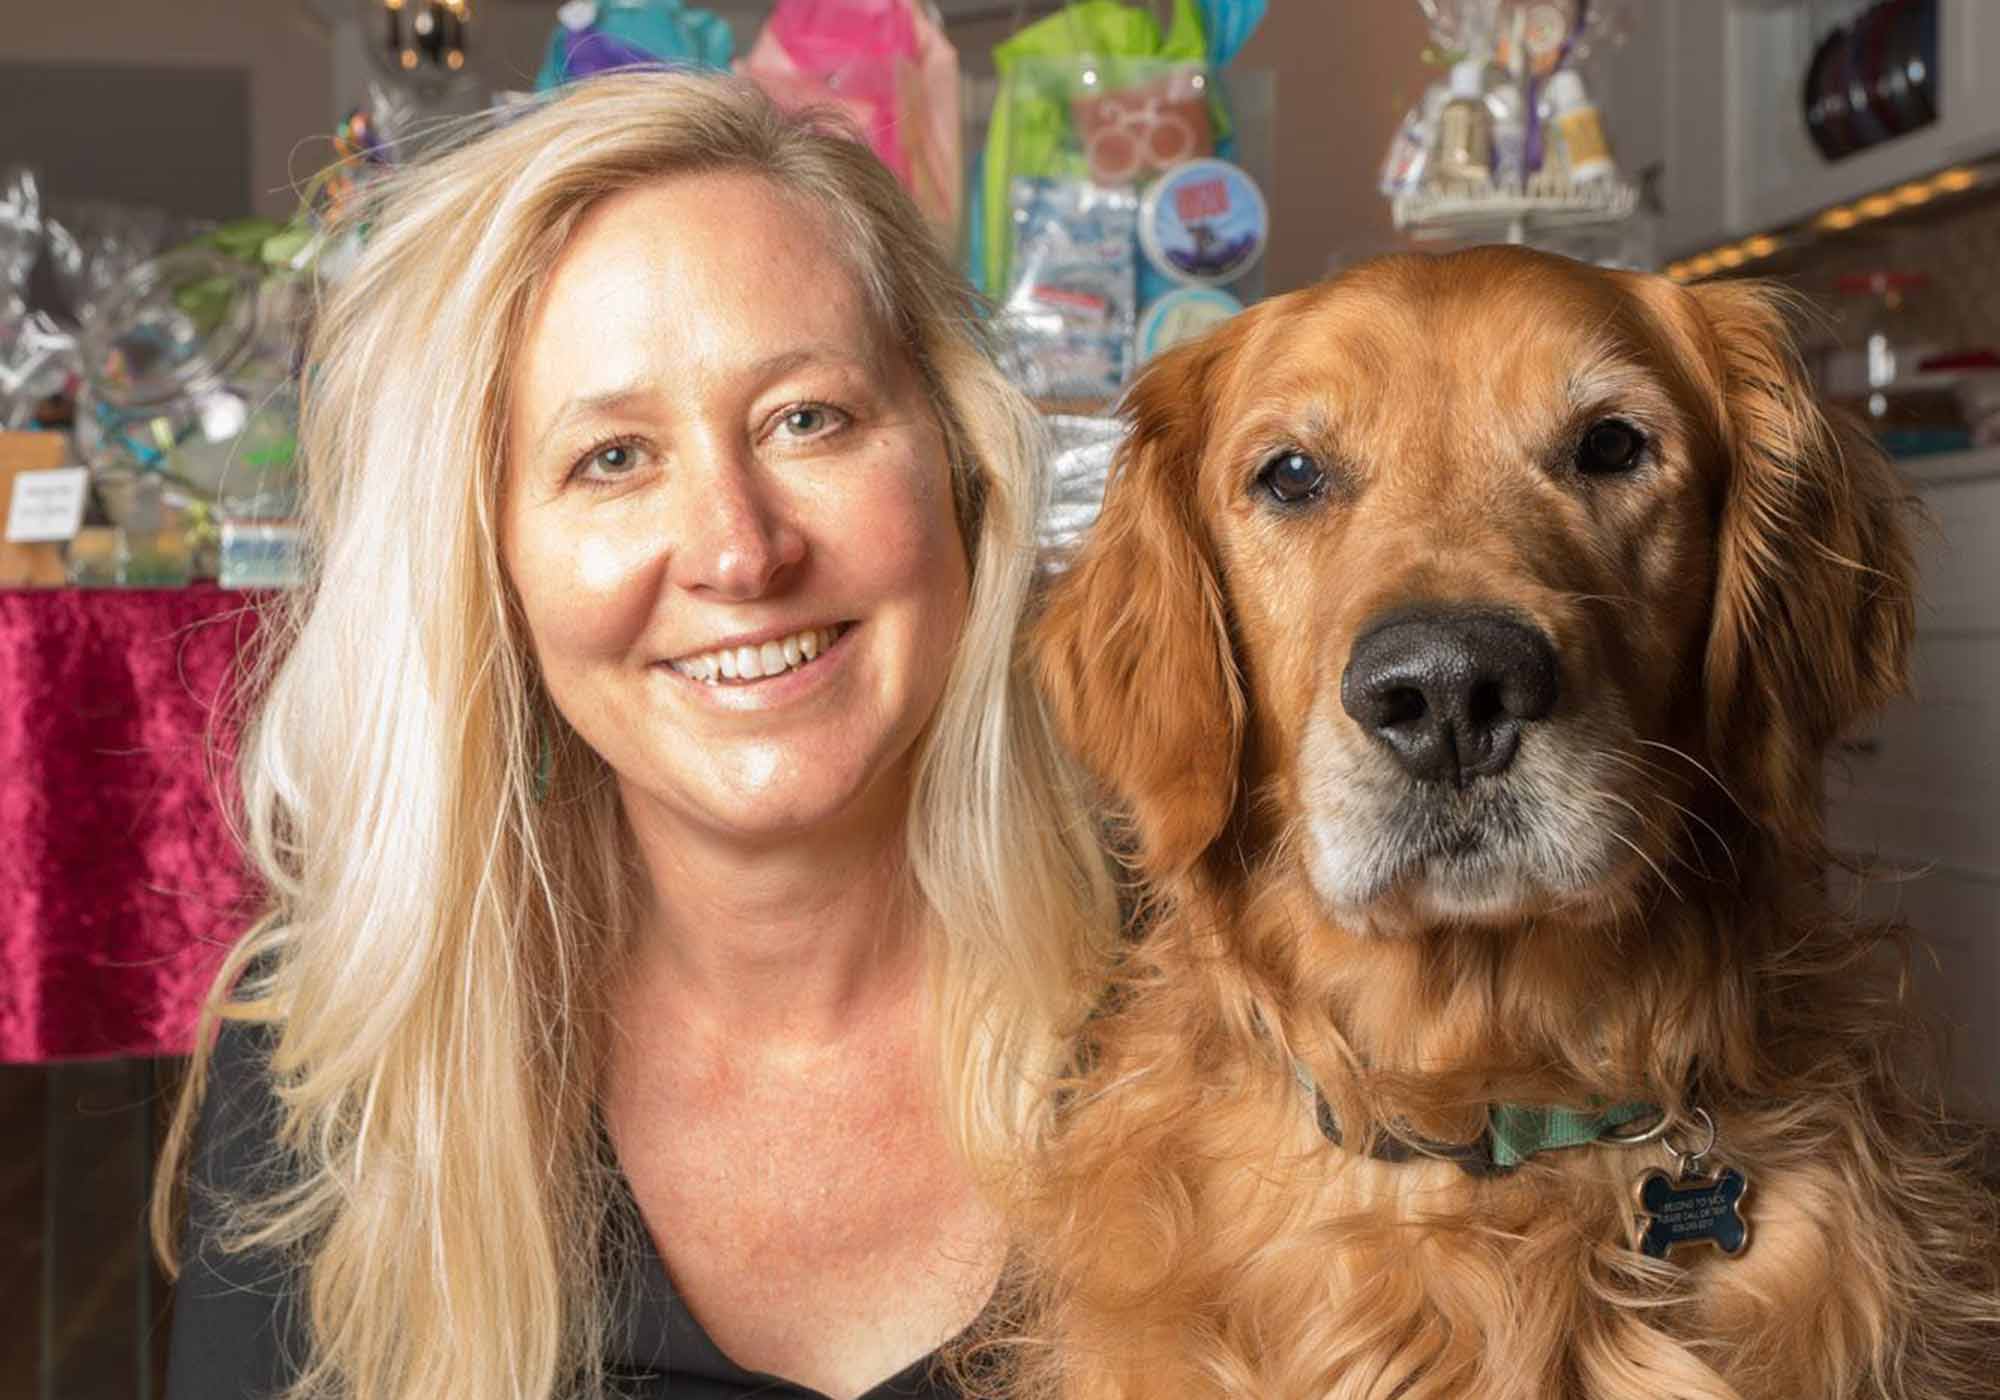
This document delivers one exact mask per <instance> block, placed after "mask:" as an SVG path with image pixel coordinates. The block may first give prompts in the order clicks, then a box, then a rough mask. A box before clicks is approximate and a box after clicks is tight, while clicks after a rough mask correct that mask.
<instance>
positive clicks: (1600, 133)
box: [1549, 68, 1618, 184]
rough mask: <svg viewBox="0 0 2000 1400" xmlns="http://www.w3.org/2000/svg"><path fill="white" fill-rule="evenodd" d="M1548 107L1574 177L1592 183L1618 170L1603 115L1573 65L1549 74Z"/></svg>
mask: <svg viewBox="0 0 2000 1400" xmlns="http://www.w3.org/2000/svg"><path fill="white" fill-rule="evenodd" d="M1549 110H1550V112H1551V114H1552V125H1553V126H1554V127H1555V131H1556V136H1557V138H1558V139H1559V141H1560V142H1561V146H1562V155H1563V163H1564V168H1565V171H1566V173H1567V174H1568V175H1569V178H1570V179H1571V181H1573V182H1574V183H1576V184H1589V183H1591V182H1593V181H1597V180H1609V179H1611V178H1612V177H1613V176H1614V175H1616V174H1617V173H1618V167H1617V166H1616V165H1615V164H1614V163H1613V162H1612V159H1611V144H1610V142H1608V141H1606V140H1605V139H1604V119H1603V118H1602V117H1601V116H1599V115H1598V111H1597V108H1596V107H1595V106H1593V105H1592V103H1591V100H1590V94H1589V93H1587V92H1585V91H1584V90H1583V79H1582V78H1580V77H1578V76H1577V74H1576V71H1575V70H1574V69H1571V68H1559V69H1557V70H1556V71H1555V73H1553V74H1552V75H1551V76H1550V78H1549Z"/></svg>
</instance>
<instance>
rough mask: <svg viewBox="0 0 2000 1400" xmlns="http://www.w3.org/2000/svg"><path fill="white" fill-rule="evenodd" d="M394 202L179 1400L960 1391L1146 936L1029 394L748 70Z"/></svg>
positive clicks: (956, 289)
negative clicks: (1013, 1194)
mask: <svg viewBox="0 0 2000 1400" xmlns="http://www.w3.org/2000/svg"><path fill="white" fill-rule="evenodd" d="M365 217H367V218H368V219H369V221H370V233H369V242H368V248H367V252H366V254H365V257H364V260H363V262H362V263H361V264H360V266H359V267H358V269H357V270H356V271H355V273H354V274H353V275H352V276H351V277H350V278H349V280H348V281H347V282H345V283H344V284H343V285H342V287H341V288H340V289H339V291H338V292H337V294H335V295H334V296H333V298H332V299H331V301H330V303H329V304H328V305H327V306H326V307H325V308H324V310H323V313H322V315H321V316H320V318H319V321H318V324H317V326H316V329H315V333H314V338H313V343H312V346H311V347H310V353H309V355H308V371H307V377H306V384H307V394H306V397H305V404H304V416H303V422H302V425H301V441H302V444H303V447H304V450H305V452H306V456H307V461H308V464H309V471H310V480H311V488H310V489H311V493H312V495H311V500H310V502H309V508H308V518H309V526H308V528H309V532H310V540H311V549H312V558H313V560H314V568H313V582H312V584H311V585H310V586H309V587H308V588H307V589H305V590H303V591H302V592H300V593H299V594H298V595H297V597H296V598H295V599H293V600H292V603H291V627H290V629H289V631H288V632H287V634H286V635H285V638H284V643H285V644H284V645H283V646H281V647H280V649H279V650H280V652H281V653H282V660H281V662H280V663H279V665H278V666H277V669H276V671H275V674H274V676H273V677H272V679H271V680H270V683H269V685H268V687H267V688H266V690H265V692H264V696H263V699H262V702H261V707H260V709H259V711H258V714H257V717H256V720H255V723H254V726H253V728H252V729H251V731H250V733H249V736H248V738H247V740H246V744H245V749H244V754H243V766H244V771H245V780H244V781H245V794H246V799H247V829H248V834H249V844H250V847H251V850H252V851H253V853H254V855H255V857H256V860H257V862H258V864H259V865H260V867H261V868H262V869H263V872H264V874H265V876H266V877H267V879H268V880H269V881H270V883H271V887H272V889H273V890H274V891H275V893H276V906H277V907H276V910H275V912H274V914H273V916H272V918H270V919H269V920H267V921H266V922H265V923H264V924H262V925H261V926H260V927H259V928H258V929H257V930H255V931H254V932H253V933H252V934H251V935H250V936H249V937H248V938H246V940H245V941H244V942H243V943H242V944H241V945H240V946H239V947H238V948H236V949H235V950H234V951H233V952H232V954H231V957H230V958H229V961H228V964H227V966H226V967H225V968H224V969H223V972H222V975H221V978H220V979H219V981H218V984H217V993H216V997H215V999H214V1003H215V1004H214V1006H213V1008H212V1010H211V1013H210V1016H209V1018H208V1019H207V1021H206V1022H205V1025H204V1035H203V1037H202V1040H203V1043H206V1042H207V1039H208V1036H207V1033H206V1032H207V1029H208V1027H209V1026H210V1025H212V1023H213V1021H214V1020H215V1019H217V1018H218V1017H219V1018H220V1019H221V1020H222V1021H223V1022H224V1023H225V1024H224V1026H223V1029H222V1032H221V1035H220V1039H219V1042H218V1045H217V1048H216V1050H215V1051H214V1054H213V1058H212V1061H211V1062H209V1063H206V1064H204V1061H203V1059H202V1057H201V1056H199V1055H198V1056H197V1059H196V1064H195V1069H194V1072H193V1073H192V1075H191V1077H190V1080H189V1085H188V1090H187V1092H186V1094H185V1096H184V1097H183V1100H182V1102H181V1105H180V1110H179V1113H178V1115H177V1118H176V1122H175V1127H174V1133H173V1136H172V1139H171V1140H170V1144H169V1150H168V1154H167V1163H166V1170H164V1171H163V1173H162V1179H161V1186H160V1189H159V1190H158V1192H157V1193H156V1197H155V1209H154V1228H155V1236H156V1239H157V1240H158V1241H159V1242H160V1244H161V1249H162V1253H163V1254H166V1255H169V1256H171V1252H172V1251H171V1249H170V1248H169V1244H170V1242H171V1241H172V1239H173V1238H174V1235H175V1232H176V1231H177V1230H179V1229H180V1228H182V1227H181V1226H180V1225H179V1224H178V1221H179V1219H180V1210H179V1203H178V1201H177V1199H176V1192H175V1183H176V1181H177V1180H178V1179H179V1178H180V1177H181V1175H182V1171H183V1169H185V1170H186V1171H187V1173H188V1174H189V1176H190V1177H191V1181H192V1190H191V1192H190V1193H189V1194H188V1198H187V1205H186V1209H187V1217H186V1226H185V1229H186V1238H187V1249H186V1253H187V1256H188V1257H187V1260H186V1271H185V1273H184V1275H183V1276H182V1279H181V1282H180V1287H179V1289H178V1292H177V1303H176V1320H175V1335H174V1344H173V1359H172V1368H171V1369H172V1374H171V1377H170V1381H169V1393H170V1395H171V1396H173V1397H174V1400H183V1397H188V1398H190V1400H191V1397H195V1396H201V1397H204V1400H206V1398H207V1397H220V1396H234V1395H238V1394H245V1393H253V1392H255V1393H263V1392H264V1391H266V1390H269V1389H273V1388H276V1387H279V1386H285V1385H289V1386H291V1387H292V1389H291V1390H290V1391H288V1392H287V1393H288V1394H292V1395H298V1396H305V1395H336V1394H338V1395H352V1396H359V1397H368V1398H369V1400H376V1397H408V1398H409V1400H416V1397H423V1400H436V1398H437V1397H449V1396H464V1397H478V1400H494V1398H495V1397H523V1398H524V1400H525V1397H538V1398H539V1397H547V1396H569V1395H578V1396H593V1395H597V1394H608V1393H637V1394H643V1395H669V1394H670V1395H672V1396H674V1397H676V1398H677V1400H678V1397H684V1396H685V1397H708V1396H717V1397H719V1396H729V1395H739V1394H748V1393H752V1392H754V1393H756V1394H758V1395H773V1396H784V1395H793V1396H801V1395H803V1396H812V1395H827V1396H839V1397H844V1396H854V1395H860V1394H863V1393H866V1394H870V1395H877V1394H879V1395H885V1396H886V1395H890V1394H896V1395H912V1394H925V1395H928V1394H943V1393H945V1392H944V1391H943V1390H942V1389H941V1388H940V1387H941V1384H942V1383H941V1382H938V1381H936V1380H935V1379H934V1378H932V1377H931V1376H930V1372H929V1366H928V1364H927V1362H926V1359H925V1358H926V1356H927V1354H928V1353H930V1352H931V1351H932V1350H933V1349H934V1348H936V1347H937V1346H938V1345H939V1344H940V1343H942V1342H944V1341H946V1340H947V1339H949V1338H951V1337H952V1336H954V1335H957V1334H958V1333H960V1332H961V1331H962V1330H963V1329H964V1328H965V1327H966V1326H967V1324H969V1323H970V1322H971V1321H972V1320H973V1319H974V1317H975V1316H977V1315H978V1314H979V1313H980V1311H981V1309H982V1305H984V1304H985V1303H986V1302H987V1300H988V1299H989V1297H991V1296H992V1294H993V1292H994V1289H995V1286H996V1281H997V1280H998V1278H999V1276H1000V1273H1001V1268H1002V1261H1003V1257H1004V1255H1005V1252H1006V1247H1005V1246H1006V1242H1005V1240H1004V1239H1003V1238H1002V1232H1001V1229H1000V1227H999V1225H998V1215H997V1212H996V1210H995V1207H994V1205H993V1204H992V1200H991V1196H992V1192H991V1190H990V1188H991V1187H993V1186H994V1184H995V1183H996V1182H997V1181H998V1180H999V1174H1000V1173H1002V1172H1004V1171H1005V1170H1006V1168H1007V1166H1008V1163H1009V1161H1010V1160H1011V1158H1012V1156H1013V1151H1014V1149H1015V1148H1016V1147H1017V1146H1019V1145H1020V1144H1022V1143H1024V1142H1025V1141H1027V1140H1028V1138H1029V1137H1030V1135H1032V1134H1033V1133H1034V1132H1035V1131H1036V1126H1037V1120H1036V1110H1035V1103H1036V1085H1037V1082H1038V1080H1039V1079H1040V1078H1041V1076H1042V1075H1043V1074H1044V1073H1045V1072H1046V1071H1047V1070H1048V1069H1050V1068H1051V1067H1053V1066H1054V1064H1055V1063H1056V1060H1057V1058H1058V1057H1059V1055H1060V1053H1061V1050H1060V1047H1061V1044H1062V1040H1063V1037H1064V1034H1065V1032H1066V1030H1067V1029H1068V1028H1070V1027H1071V1026H1073V1024H1074V1022H1075V1020H1076V1018H1077V1017H1078V1016H1079V1015H1080V1014H1081V1012H1082V1010H1083V1009H1084V1004H1085V1001H1086V1000H1087V997H1088V994H1089V988H1090V985H1091V981H1092V977H1093V975H1094V970H1095V967H1096V965H1097V959H1098V958H1099V957H1100V955H1101V954H1102V953H1103V951H1104V949H1105V948H1106V947H1107V946H1108V944H1109V942H1110V938H1111V930H1112V928H1113V925H1114V921H1115V908H1114V899H1113V893H1112V888H1111V884H1110V881H1109V880H1108V878H1107V875H1106V872H1105V870H1104V868H1103V866H1102V863H1101V860H1100V857H1099V855H1098V853H1097V850H1096V847H1095V844H1094V840H1093V835H1092V829H1091V827H1090V824H1089V822H1088V821H1087V819H1086V818H1085V817H1084V816H1083V815H1082V808H1081V806H1080V802H1079V798H1078V797H1077V795H1076V794H1075V792H1074V791H1073V789H1072V787H1071V780H1070V776H1069V774H1068V771H1067V770H1066V769H1065V767H1064V766H1063V764H1062V762H1061V760H1060V759H1059V758H1058V757H1057V754H1056V751H1055V749H1054V747H1053V744H1052V742H1051V740H1050V738H1049V736H1048V733H1047V731H1046V729H1045V727H1044V721H1043V718H1042V716H1041V713H1040V711H1039V709H1038V707H1037V705H1036V703H1035V701H1034V699H1033V697H1032V694H1031V692H1030V691H1029V690H1028V689H1027V688H1026V685H1025V682H1024V680H1023V677H1022V675H1021V673H1020V672H1019V671H1018V670H1017V668H1016V666H1015V658H1014V645H1013V637H1014V628H1015V623H1016V619H1017V617H1018V615H1019V613H1020V611H1021V608H1022V605H1023V601H1024V596H1025V592H1026V589H1027V585H1028V580H1029V577H1030V573H1031V570H1032V567H1033V549H1032V526H1033V521H1034V516H1035V512H1036V508H1037V503H1038V498H1039V493H1040V485H1041V483H1040V481H1039V479H1038V476H1037V469H1036V466H1035V459H1034V456H1033V452H1032V444H1033V442H1034V432H1033V428H1032V421H1031V418H1030V415H1029V411H1028V410H1027V408H1026V407H1025V405H1024V403H1023V401H1022V399H1021V398H1020V397H1019V395H1018V394H1016V393H1015V392H1014V391H1013V390H1012V389H1010V388H1009V387H1008V385H1007V384H1006V383H1005V382H1004V381H1003V380H1002V379H1001V378H1000V377H999V376H998V375H997V373H996V371H995V370H994V368H993V366H992V364H991V362H990V361H989V360H988V359H987V358H986V356H985V355H984V354H983V353H982V352H981V348H980V346H979V344H978V343H977V340H976V336H975V330H976V322H975V320H974V308H973V306H972V304H971V302H970V299H969V296H968V294H967V292H966V291H965V289H964V287H963V285H962V283H961V282H960V280H959V279H958V278H957V276H956V275H955V274H954V273H953V272H952V270H951V269H950V267H949V264H948V263H947V262H946V260H945V258H944V256H943V254H942V253H941V252H940V250H939V249H938V248H937V247H935V246H934V244H933V243H932V241H931V238H930V235H929V234H928V233H927V231H926V230H925V228H924V225H923V223H922V221H921V218H920V216H919V215H918V214H917V212H916V210H915V208H914V207H913V206H912V205H911V204H910V203H909V201H908V200H907V199H906V198H905V197H904V196H903V194H902V192H901V191H900V190H899V189H898V188H897V187H896V185H895V183H894V181H893V179H892V178H891V177H890V176H889V175H888V173H887V172H886V171H884V170H883V169H882V167H881V166H879V165H878V164H877V163H876V162H875V161H874V160H873V158H872V157H870V156H869V155H868V154H867V153H866V151H865V150H864V149H862V148H861V147H860V146H858V145H855V144H853V143H851V142H850V141H848V140H846V139H844V138H842V137H840V136H837V135H832V134H827V133H823V132H820V131H817V130H814V129H812V128H811V127H810V126H807V125H802V124H799V123H796V122H793V121H790V120H788V119H785V118H782V117H780V116H778V115H777V114H776V113H775V111H774V110H773V109H772V108H771V107H770V106H768V104H766V103H765V102H764V101H763V100H762V99H761V98H759V97H758V96H757V95H756V94H755V93H754V92H753V91H751V90H749V89H747V88H743V87H739V86H736V85H734V84H732V83H729V82H726V81H723V80H717V79H710V78H697V77H691V76H669V75H663V74H657V73H646V74H627V75H621V76H616V77H610V78H604V79H600V80H597V81H594V82H592V83H589V84H586V85H584V86H582V87H580V88H578V89H576V90H574V91H572V92H571V93H569V94H568V95H565V96H563V97H561V98H560V99H558V100H555V101H553V102H551V103H549V104H547V105H546V106H543V107H541V108H539V109H537V110H535V111H533V112H531V113H530V114H528V115H526V116H523V117H520V118H519V119H517V120H515V121H513V122H511V123H510V124H508V125H506V126H504V127H502V128H500V129H498V130H495V131H493V132H491V133H489V134H487V135H485V136H483V137H481V138H479V139H477V140H475V141H473V142H471V143H469V144H467V145H464V146H462V147H460V148H459V149H457V150H455V151H453V152H451V153H449V154H446V155H444V156H442V157H441V158H438V159H436V160H434V161H431V162H428V163H425V164H423V165H421V166H419V167H417V168H414V169H412V170H410V171H408V172H407V173H404V174H402V175H400V176H398V177H397V178H396V179H395V180H393V182H391V184H390V185H389V186H388V187H387V189H386V191H385V192H384V194H383V195H382V197H381V198H379V199H377V200H374V201H372V202H371V205H370V208H369V209H368V210H367V211H365ZM170 1266H171V1265H170ZM885 1377H893V1378H894V1379H893V1382H892V1383H891V1384H888V1385H877V1383H878V1382H882V1381H883V1379H884V1378H885ZM871 1387H874V1388H872V1389H871Z"/></svg>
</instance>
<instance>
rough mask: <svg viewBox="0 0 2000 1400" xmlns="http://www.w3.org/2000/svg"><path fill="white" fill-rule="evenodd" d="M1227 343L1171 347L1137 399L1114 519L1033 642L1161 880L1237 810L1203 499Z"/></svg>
mask: <svg viewBox="0 0 2000 1400" xmlns="http://www.w3.org/2000/svg"><path fill="white" fill-rule="evenodd" d="M1224 336H1226V332H1217V333H1215V334H1212V335H1210V336H1207V337H1204V338H1203V339H1202V340H1200V341H1197V342H1195V343H1194V344H1192V345H1187V346H1182V347H1178V348H1176V349H1174V350H1171V351H1169V352H1167V353H1166V354H1165V355H1163V356H1161V357H1160V358H1159V359H1157V360H1155V361H1154V362H1153V363H1152V364H1151V365H1150V366H1148V367H1147V369H1146V371H1145V373H1144V374H1143V375H1141V376H1140V378H1139V380H1138V381H1137V382H1136V383H1135V384H1134V385H1133V386H1132V388H1131V390H1130V391H1129V392H1128V393H1127V395H1126V398H1125V403H1124V409H1123V411H1124V415H1125V417H1126V419H1127V421H1128V423H1129V424H1130V432H1129V433H1128V435H1127V437H1126V439H1125V441H1124V442H1123V443H1122V444H1121V445H1120V447H1119V449H1118V452H1117V455H1116V457H1115V458H1114V459H1113V462H1112V467H1111V475H1110V481H1109V483H1108V485H1107V486H1106V488H1105V496H1104V507H1103V510H1102V512H1101V513H1100V514H1099V516H1098V518H1097V522H1096V524H1095V525H1094V526H1093V528H1092V529H1091V531H1090V534H1089V536H1088V538H1087V540H1086V542H1085V544H1084V546H1083V548H1082V550H1081V551H1080V553H1079V554H1078V556H1077V557H1076V559H1075V560H1074V561H1073V563H1072V564H1071V567H1070V569H1069V571H1068V572H1067V573H1066V574H1064V575H1063V576H1062V577H1061V578H1059V579H1058V580H1057V581H1056V583H1055V584H1054V586H1053V587H1052V589H1051V591H1050V595H1049V598H1048V601H1047V605H1046V608H1045V610H1044V611H1043V613H1042V616H1041V618H1040V620H1039V621H1038V623H1037V624H1036V626H1035V629H1034V634H1033V643H1032V645H1033V651H1034V658H1035V665H1036V670H1037V671H1038V673H1039V676H1040V679H1041V683H1042V689H1043V693H1044V694H1045V695H1046V696H1047V697H1048V701H1049V705H1050V708H1051V710H1052V712H1053V714H1054V716H1055V720H1056V724H1057V726H1058V728H1059V729H1060V730H1061V731H1062V733H1063V735H1064V737H1065V738H1066V739H1067V740H1068V741H1069V743H1070V745H1071V747H1072V748H1073V749H1074V750H1075V751H1076V754H1077V756H1078V757H1079V758H1080V759H1081V760H1082V761H1083V763H1084V766H1085V767H1087V768H1088V769H1090V771H1091V772H1092V773H1093V774H1095V775H1096V776H1097V777H1098V778H1099V779H1100V780H1102V781H1103V782H1104V783H1105V784H1106V785H1108V786H1109V787H1110V788H1111V789H1112V790H1113V792H1114V793H1115V794H1116V795H1117V796H1118V798H1119V799H1120V800H1121V801H1122V802H1124V803H1125V804H1126V806H1127V807H1128V808H1129V809H1130V813H1131V816H1132V819H1133V823H1134V826H1135V828H1136V833H1137V835H1138V838H1139V843H1140V853H1141V857H1142V859H1143V861H1144V863H1145V866H1146V868H1147V870H1148V871H1149V872H1151V873H1153V874H1155V875H1176V874H1180V873H1183V872H1185V871H1186V870H1187V869H1188V868H1189V867H1191V866H1192V865H1193V864H1194V863H1195V861H1197V860H1198V859H1199V858H1200V857H1201V855H1202V853H1203V852H1204V851H1205V850H1207V848H1208V847H1209V846H1210V845H1211V844H1212V843H1213V842H1214V841H1215V839H1216V837H1217V836H1219V835H1220V834H1221V832H1222V830H1223V828H1224V826H1225V825H1226V824H1227V822H1228V820H1229V815H1230V811H1231V809H1232V808H1233V806H1234V804H1235V801H1236V784H1237V776H1238V772H1237V770H1238V766H1239V763H1240V758H1241V750H1242V746H1243V742H1242V735H1243V691H1242V687H1241V685H1240V684H1239V682H1238V679H1237V674H1236V661H1235V657H1234V654H1233V652H1232V649H1231V646H1230V640H1229V629H1228V623H1227V620H1226V614H1225V605H1224V600H1223V594H1222V588H1221V584H1220V581H1219V579H1218V576H1217V573H1216V570H1215V566H1214V559H1213V555H1212V547H1211V544H1210V541H1209V539H1208V532H1207V530H1206V529H1205V527H1204V526H1203V524H1202V520H1201V515H1200V510H1199V506H1198V503H1197V498H1198V493H1199V479H1198V478H1199V466H1200V459H1201V452H1202V439H1203V436H1204V433H1205V416H1206V415H1205V404H1206V402H1207V395H1208V393H1209V391H1210V385H1209V383H1208V381H1209V379H1210V378H1211V376H1212V373H1213V371H1214V369H1215V367H1216V364H1217V361H1218V360H1219V358H1220V356H1221V355H1222V354H1223V353H1225V352H1224V351H1223V350H1222V348H1221V345H1222V343H1223V337H1224Z"/></svg>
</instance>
